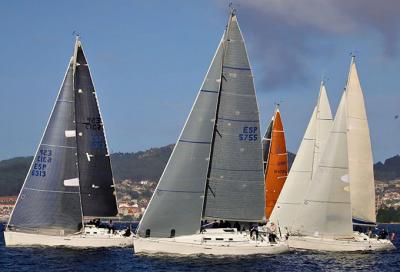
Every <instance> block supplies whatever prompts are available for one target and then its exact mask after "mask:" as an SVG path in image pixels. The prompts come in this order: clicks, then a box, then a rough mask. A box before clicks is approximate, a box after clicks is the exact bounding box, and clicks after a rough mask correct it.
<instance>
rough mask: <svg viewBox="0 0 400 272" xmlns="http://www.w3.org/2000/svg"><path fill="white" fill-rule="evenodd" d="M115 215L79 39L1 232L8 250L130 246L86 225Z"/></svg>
mask: <svg viewBox="0 0 400 272" xmlns="http://www.w3.org/2000/svg"><path fill="white" fill-rule="evenodd" d="M117 214H118V210H117V203H116V197H115V188H114V181H113V176H112V171H111V164H110V157H109V152H108V148H107V142H106V137H105V131H104V124H103V119H102V117H101V114H100V109H99V105H98V100H97V95H96V91H95V88H94V85H93V81H92V78H91V75H90V71H89V66H88V63H87V61H86V57H85V54H84V52H83V48H82V43H81V41H80V39H79V36H77V37H76V41H75V46H74V54H73V56H72V57H71V59H70V61H69V64H68V68H67V71H66V73H65V76H64V80H63V83H62V85H61V88H60V91H59V93H58V96H57V99H56V102H55V104H54V107H53V110H52V113H51V115H50V118H49V120H48V123H47V126H46V129H45V131H44V134H43V136H42V139H41V141H40V144H39V146H38V148H37V150H36V153H35V156H34V158H33V161H32V164H31V166H30V169H29V171H28V173H27V176H26V179H25V181H24V184H23V186H22V189H21V191H20V193H19V196H18V199H17V202H16V204H15V207H14V209H13V211H12V213H11V217H10V219H9V222H8V224H7V227H6V230H5V232H4V238H5V243H6V245H7V246H35V245H39V246H67V247H108V246H122V247H125V246H131V245H132V242H131V238H127V237H124V236H123V235H122V233H121V232H117V233H114V234H113V233H108V230H107V229H106V228H98V227H95V226H94V225H86V226H85V222H84V220H85V219H87V218H100V217H102V218H112V217H115V216H116V215H117Z"/></svg>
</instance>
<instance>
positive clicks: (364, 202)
mask: <svg viewBox="0 0 400 272" xmlns="http://www.w3.org/2000/svg"><path fill="white" fill-rule="evenodd" d="M346 96H347V108H348V110H347V122H348V127H347V128H348V134H347V140H348V146H349V176H350V186H351V190H350V192H351V206H352V213H353V218H354V219H356V220H357V221H362V222H364V223H375V222H376V213H375V212H376V211H375V184H374V172H373V159H372V150H371V139H370V133H369V128H368V120H367V113H366V110H365V104H364V96H363V92H362V89H361V85H360V81H359V78H358V74H357V68H356V64H355V61H354V57H353V58H352V62H351V65H350V71H349V77H348V81H347V87H346Z"/></svg>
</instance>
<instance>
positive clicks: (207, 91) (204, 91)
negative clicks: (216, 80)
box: [200, 90, 218, 94]
mask: <svg viewBox="0 0 400 272" xmlns="http://www.w3.org/2000/svg"><path fill="white" fill-rule="evenodd" d="M200 92H203V93H216V94H217V93H218V91H209V90H200Z"/></svg>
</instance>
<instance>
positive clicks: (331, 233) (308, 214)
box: [295, 94, 353, 238]
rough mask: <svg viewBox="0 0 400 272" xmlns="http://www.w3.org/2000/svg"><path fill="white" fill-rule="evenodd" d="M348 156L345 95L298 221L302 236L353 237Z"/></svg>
mask: <svg viewBox="0 0 400 272" xmlns="http://www.w3.org/2000/svg"><path fill="white" fill-rule="evenodd" d="M348 171H349V170H348V159H347V122H346V95H345V94H343V96H342V99H341V102H340V105H339V108H338V111H337V113H336V116H335V120H334V123H333V126H332V130H331V132H330V135H329V137H328V140H327V145H326V148H325V149H324V152H323V153H322V156H321V160H320V162H319V163H318V168H317V169H316V173H315V176H314V178H313V179H312V181H311V184H310V186H309V188H308V191H307V194H306V197H305V199H304V203H303V204H302V206H301V208H300V210H299V213H298V216H297V217H296V220H295V229H296V230H298V231H299V232H300V234H302V235H312V236H322V237H335V238H344V237H346V238H347V237H352V231H353V229H352V223H351V204H350V184H349V175H348Z"/></svg>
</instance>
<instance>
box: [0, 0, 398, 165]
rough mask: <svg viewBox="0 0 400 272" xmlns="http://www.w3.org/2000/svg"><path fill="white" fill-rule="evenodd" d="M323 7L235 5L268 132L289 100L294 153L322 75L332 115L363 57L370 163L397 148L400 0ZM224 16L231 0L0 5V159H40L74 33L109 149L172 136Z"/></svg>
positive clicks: (286, 117) (287, 120) (272, 0)
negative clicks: (277, 107)
mask: <svg viewBox="0 0 400 272" xmlns="http://www.w3.org/2000/svg"><path fill="white" fill-rule="evenodd" d="M317 2H318V1H316V0H304V1H302V4H309V5H311V6H307V5H296V3H298V2H296V1H293V0H283V1H277V0H264V1H261V0H254V1H245V0H239V1H236V3H235V4H236V6H237V7H238V18H239V23H240V25H241V28H242V31H243V34H244V37H245V39H246V42H247V48H248V53H249V57H250V61H251V63H252V66H253V73H254V76H255V84H256V90H257V96H258V102H259V107H260V114H261V120H262V128H263V129H265V127H266V123H267V120H269V119H270V117H271V115H272V113H273V109H274V103H275V102H281V112H282V116H283V122H284V126H285V130H286V135H287V145H288V149H289V150H290V151H292V152H296V151H297V148H298V145H299V144H300V140H301V137H302V135H303V133H304V130H305V127H306V125H307V122H308V119H309V117H310V115H311V112H312V109H313V106H314V104H315V101H316V98H317V95H318V87H319V83H320V79H321V77H322V76H323V75H324V76H325V77H327V78H329V80H328V81H327V83H326V85H327V89H328V95H329V98H330V100H331V104H332V110H333V112H335V111H336V107H337V105H338V101H339V98H340V95H341V92H342V90H343V87H344V83H345V80H346V77H347V72H348V67H349V63H350V56H349V54H350V52H355V53H356V55H357V64H358V70H359V74H360V78H361V83H362V86H363V88H364V92H365V96H366V103H367V112H368V116H369V121H370V129H371V135H372V144H373V151H374V159H375V161H377V160H383V159H386V158H387V157H390V156H393V155H395V154H398V153H400V143H399V135H400V118H399V119H395V118H394V116H395V115H397V114H400V106H399V105H400V87H399V84H398V78H399V75H400V74H399V71H400V56H399V43H398V41H397V36H398V35H399V34H400V28H399V26H400V23H399V22H400V21H399V20H400V19H398V16H397V14H396V12H391V10H397V11H398V10H399V8H400V6H399V4H397V3H398V2H396V1H392V0H387V2H385V3H387V5H388V6H387V7H386V6H383V7H382V5H381V6H379V5H376V4H374V1H372V0H365V2H363V3H364V4H363V5H361V4H360V3H361V2H360V0H352V4H351V5H350V8H349V5H348V4H347V5H346V1H344V0H337V1H335V2H333V0H327V1H326V2H324V3H325V4H326V3H328V5H324V6H323V7H321V6H318V4H316V3H317ZM365 3H367V4H365ZM375 3H376V1H375ZM357 5H359V6H357ZM374 5H375V6H374ZM289 7H290V8H289ZM310 7H312V8H310ZM293 10H294V12H295V13H294V14H293V13H291V12H293ZM321 10H322V11H325V12H324V13H323V14H322V15H321V12H320V11H321ZM344 11H345V12H344ZM308 12H311V13H312V14H313V15H312V16H310V14H309V13H308ZM226 21H227V1H211V0H210V1H183V0H182V1H178V0H176V1H99V0H96V1H94V0H93V1H88V0H86V1H73V0H71V1H0V31H1V35H2V42H1V43H0V52H1V62H0V83H1V84H0V124H1V133H0V159H6V158H11V157H14V156H27V155H32V154H33V152H34V150H35V148H36V146H37V144H38V141H39V140H40V137H41V134H42V132H43V129H44V126H45V124H46V121H47V118H48V115H49V114H50V111H51V108H52V105H53V103H54V100H55V97H56V95H57V92H58V89H59V87H60V84H61V81H62V77H63V75H64V72H65V69H66V67H67V64H68V60H69V57H70V56H71V54H72V50H73V43H74V37H73V35H72V32H73V31H78V32H80V33H81V37H82V42H83V45H84V48H85V51H86V55H87V58H88V61H89V64H90V66H91V71H92V76H93V79H94V83H95V86H96V90H97V92H98V97H99V100H100V106H101V110H102V114H103V117H104V122H105V126H106V130H107V135H108V142H109V147H110V149H111V151H112V152H118V151H122V152H132V151H138V150H144V149H147V148H150V147H158V146H162V145H166V144H170V143H173V142H175V141H176V138H177V136H178V135H179V133H180V130H181V128H182V126H183V123H184V121H185V119H186V116H187V114H188V112H189V110H190V108H191V106H192V103H193V101H194V98H195V96H196V93H197V91H198V89H199V87H200V84H201V82H202V80H203V77H204V75H205V72H206V70H207V68H208V65H209V63H210V61H211V58H212V56H213V53H214V50H215V49H216V47H217V45H218V42H219V40H220V37H221V35H222V32H223V30H224V26H225V24H226Z"/></svg>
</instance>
